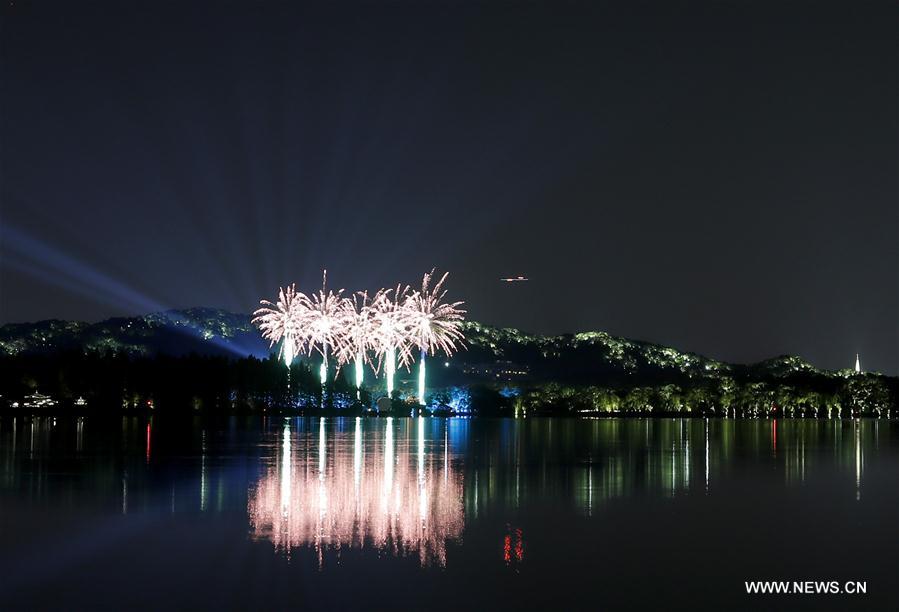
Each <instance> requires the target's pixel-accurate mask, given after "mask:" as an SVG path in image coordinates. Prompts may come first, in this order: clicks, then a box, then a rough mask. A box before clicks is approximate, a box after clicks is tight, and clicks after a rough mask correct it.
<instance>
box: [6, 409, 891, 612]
mask: <svg viewBox="0 0 899 612" xmlns="http://www.w3.org/2000/svg"><path fill="white" fill-rule="evenodd" d="M897 478H899V422H897V421H888V420H886V419H879V420H874V419H862V420H832V421H824V420H821V421H816V420H811V419H809V420H800V419H796V420H793V419H778V420H757V421H751V420H747V421H743V420H731V419H727V420H724V419H712V420H704V419H609V420H602V419H599V420H579V419H556V420H552V419H526V420H512V419H471V420H467V419H449V420H446V419H437V418H423V419H410V418H401V419H385V418H361V419H354V418H345V419H334V418H326V419H320V418H308V417H307V418H303V417H297V418H290V419H286V420H285V419H283V418H267V419H266V418H259V417H235V418H223V419H202V418H196V419H194V418H188V419H172V418H170V417H167V416H164V415H156V416H154V417H152V419H149V420H148V419H142V418H137V417H127V418H124V419H118V418H115V419H111V418H108V417H107V418H103V417H98V416H88V417H84V418H81V419H75V418H62V417H59V418H56V419H54V418H52V417H23V416H17V417H15V418H13V417H0V576H2V577H3V578H2V579H0V607H2V608H3V609H34V608H38V607H44V608H56V609H58V608H65V609H121V607H122V601H125V600H128V601H131V600H133V599H134V598H138V597H139V598H141V600H142V601H145V602H147V604H146V607H147V608H148V609H165V608H167V607H171V605H170V604H171V595H170V594H171V593H180V592H183V591H184V590H185V589H187V590H188V591H190V592H196V593H200V594H201V595H198V598H201V599H198V600H197V601H191V602H187V603H184V605H183V606H180V607H184V608H190V609H198V608H201V607H208V606H210V605H212V604H218V605H219V606H220V607H221V608H229V607H238V608H241V607H242V608H244V609H261V608H264V607H271V608H274V609H285V608H287V607H296V604H297V602H298V601H299V602H307V603H309V604H310V607H312V608H315V609H319V608H320V607H327V606H318V605H317V604H319V603H320V602H322V601H326V602H329V605H331V607H332V608H333V609H364V608H365V607H366V605H367V604H369V603H370V602H372V601H383V602H392V601H394V600H393V598H395V596H396V591H395V589H396V584H398V583H399V584H402V585H403V596H404V597H406V596H408V597H410V600H409V601H410V603H409V606H407V607H410V608H415V609H420V608H426V607H427V608H431V607H434V608H438V609H446V610H454V611H455V610H459V609H488V608H489V609H497V610H498V609H510V610H512V609H514V610H519V609H528V608H533V607H537V608H541V609H578V608H582V609H583V608H586V609H597V608H603V609H624V608H628V607H630V606H629V605H627V604H630V603H631V602H633V601H640V602H642V603H643V607H645V608H651V609H659V608H664V607H665V606H666V605H668V603H670V601H675V600H677V598H678V597H682V596H683V593H684V589H685V588H687V589H692V590H697V589H698V590H701V591H702V593H703V596H709V597H713V598H717V599H715V602H716V604H717V605H710V606H708V609H716V610H719V609H735V608H740V607H741V605H742V606H743V607H745V604H747V602H745V601H743V600H742V599H740V597H741V596H742V593H741V591H740V588H739V586H740V585H741V584H742V581H743V580H746V579H747V578H755V577H770V578H777V579H780V578H782V579H789V580H793V579H797V578H803V577H806V576H809V571H810V570H809V564H813V566H814V567H818V568H824V570H826V571H824V570H822V573H826V574H827V576H832V577H834V578H837V579H868V580H870V581H871V582H870V584H871V585H872V586H871V591H873V592H874V595H872V596H871V597H872V598H877V597H881V599H883V598H884V597H886V596H887V595H889V594H891V593H893V592H894V591H891V590H890V589H889V588H887V587H884V586H883V585H885V584H892V582H891V581H892V574H891V572H892V573H894V569H895V559H896V558H897V556H899V538H897V537H896V535H897V531H896V528H895V520H894V519H895V516H896V514H897V512H899V491H897V489H896V487H895V483H896V481H897ZM785 542H789V544H788V546H789V552H790V554H781V552H780V551H782V550H785V549H784V546H786V544H785ZM48 551H49V554H48ZM772 551H774V552H772ZM98 575H102V576H103V577H104V580H103V584H104V585H105V586H104V587H103V588H102V589H97V588H96V587H95V585H96V577H97V576H98ZM647 576H651V580H648V579H647ZM182 577H184V578H183V580H182ZM709 577H713V578H714V579H710V578H709ZM811 577H812V578H817V577H819V576H817V575H816V576H811ZM650 582H651V584H650ZM47 585H52V586H53V588H47ZM109 585H113V586H112V587H110V586H109ZM231 585H233V587H232V586H231ZM533 585H541V586H540V587H539V588H537V589H536V590H535V589H534V588H531V587H533ZM544 585H547V586H544ZM877 585H879V586H877ZM650 586H651V588H649V587H650ZM53 593H66V594H67V595H66V596H67V597H71V598H72V599H71V600H70V601H67V602H60V601H58V600H55V599H53V597H54V596H53ZM117 597H124V598H125V599H117ZM473 597H475V598H476V599H472V598H473ZM535 597H537V598H538V599H537V600H535V599H534V598H535ZM540 597H542V599H539V598H540ZM35 602H38V603H35ZM835 602H836V603H842V600H840V601H837V600H835ZM748 603H757V602H748ZM865 603H867V601H866V602H865ZM191 604H193V605H191ZM600 604H602V605H600ZM174 607H179V606H174ZM636 607H639V606H636ZM874 607H875V606H871V608H872V609H873V608H874ZM883 608H884V609H897V608H896V606H892V607H889V606H883Z"/></svg>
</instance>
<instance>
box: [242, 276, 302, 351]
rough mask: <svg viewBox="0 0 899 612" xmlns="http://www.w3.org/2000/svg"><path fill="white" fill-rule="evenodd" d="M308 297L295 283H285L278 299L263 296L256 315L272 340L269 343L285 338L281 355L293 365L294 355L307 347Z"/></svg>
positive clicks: (270, 344) (262, 328) (264, 331)
mask: <svg viewBox="0 0 899 612" xmlns="http://www.w3.org/2000/svg"><path fill="white" fill-rule="evenodd" d="M307 299H308V298H307V297H306V296H305V295H303V294H302V293H300V292H298V291H297V290H296V286H295V285H290V286H288V287H281V289H280V290H279V292H278V301H277V302H270V301H268V300H261V301H260V302H259V303H260V304H261V305H262V308H259V309H258V310H256V311H255V312H254V313H253V315H254V317H253V324H254V325H256V326H257V327H258V328H259V330H260V331H261V332H262V337H263V338H265V339H266V340H268V341H269V346H274V345H275V344H277V343H278V342H281V348H280V349H279V353H278V356H279V357H283V359H284V363H285V364H286V365H288V366H289V365H290V364H291V362H292V361H293V358H294V356H296V355H297V353H300V352H301V351H302V350H303V344H304V342H305V332H304V330H303V327H302V321H303V316H302V310H303V308H304V302H305V301H306V300H307Z"/></svg>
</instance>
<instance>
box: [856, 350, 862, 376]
mask: <svg viewBox="0 0 899 612" xmlns="http://www.w3.org/2000/svg"><path fill="white" fill-rule="evenodd" d="M855 373H856V374H861V373H862V364H861V362H860V361H859V360H858V353H856V354H855Z"/></svg>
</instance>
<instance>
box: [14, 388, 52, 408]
mask: <svg viewBox="0 0 899 612" xmlns="http://www.w3.org/2000/svg"><path fill="white" fill-rule="evenodd" d="M22 405H23V406H24V407H25V408H52V407H53V406H55V405H56V400H55V399H53V398H52V397H50V396H49V395H43V394H41V393H38V392H37V391H35V392H34V393H33V394H31V395H26V396H25V398H24V399H23V401H22Z"/></svg>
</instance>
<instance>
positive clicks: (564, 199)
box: [0, 0, 899, 374]
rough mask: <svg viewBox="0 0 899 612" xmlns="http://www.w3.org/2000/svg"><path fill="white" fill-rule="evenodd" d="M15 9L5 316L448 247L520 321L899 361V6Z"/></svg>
mask: <svg viewBox="0 0 899 612" xmlns="http://www.w3.org/2000/svg"><path fill="white" fill-rule="evenodd" d="M3 4H4V8H3V9H2V11H0V19H2V21H0V39H2V42H0V44H2V57H0V61H2V68H0V70H2V73H0V74H2V89H0V105H2V106H0V146H2V150H0V163H2V165H0V179H2V183H0V197H2V200H0V206H2V208H0V228H2V229H0V247H2V250H0V322H2V323H6V322H18V321H29V320H38V319H44V318H66V319H83V320H89V321H92V320H99V319H102V318H105V317H109V316H114V315H124V314H138V313H145V312H149V311H152V310H160V309H165V308H183V307H190V306H215V307H221V308H225V309H228V310H232V311H236V312H249V311H251V310H252V309H253V308H254V307H255V305H256V303H257V302H258V299H259V298H260V297H269V296H272V295H273V294H274V293H275V292H276V290H277V287H278V285H279V284H284V283H288V282H291V281H296V282H297V283H298V284H299V285H300V288H301V289H314V288H315V287H316V286H317V285H318V284H319V283H320V275H321V269H322V268H324V267H327V269H328V275H329V279H330V280H331V281H332V284H333V285H335V287H346V288H347V289H362V288H377V287H380V286H383V285H395V284H396V282H398V281H403V282H409V283H414V282H416V281H417V280H418V279H420V277H421V274H422V273H423V272H424V271H426V270H428V269H430V268H431V267H432V266H437V267H438V268H440V269H443V270H449V271H450V280H449V288H450V290H451V297H453V298H456V299H464V300H465V301H466V302H467V304H468V307H469V310H470V316H471V317H473V318H476V319H478V320H482V321H484V322H487V323H491V324H496V325H501V326H516V327H521V328H523V329H525V330H528V331H533V332H540V333H562V332H571V331H583V330H604V331H608V332H610V333H613V334H618V335H623V336H627V337H631V338H637V339H643V340H649V341H653V342H659V343H663V344H667V345H671V346H675V347H678V348H681V349H686V350H692V351H696V352H700V353H703V354H706V355H709V356H712V357H716V358H720V359H725V360H730V361H737V362H748V361H755V360H759V359H763V358H767V357H771V356H775V355H778V354H784V353H792V354H799V355H801V356H802V357H804V358H806V359H808V360H810V361H812V362H813V363H815V364H816V365H819V366H822V367H828V368H838V367H851V366H852V365H853V364H854V360H855V354H856V352H858V353H860V354H861V359H862V365H863V367H864V368H865V369H876V370H881V371H884V372H887V373H890V374H896V372H897V370H899V246H897V245H899V181H897V166H899V153H897V110H896V109H897V108H899V85H897V83H899V80H897V74H899V54H897V42H899V40H897V39H899V37H897V28H896V17H897V14H896V4H895V2H892V1H889V2H855V1H848V0H847V1H845V2H839V3H832V2H821V1H809V2H792V1H789V0H776V1H772V2H764V1H761V0H752V1H745V2H740V1H709V2H670V1H660V2H634V1H622V2H577V3H574V2H571V3H566V2H562V1H560V0H553V1H550V2H492V3H469V2H427V1H421V0H418V1H414V2H365V3H348V2H335V3H327V5H328V6H330V7H331V8H322V7H321V6H319V7H318V8H310V7H309V6H299V5H294V3H290V4H287V3H284V4H281V3H274V2H264V1H255V2H249V1H248V2H210V3H208V4H204V3H201V2H166V1H162V2H160V1H157V2H151V3H135V2H127V3H122V4H126V5H128V7H127V8H123V7H116V6H115V5H114V4H109V5H105V4H101V3H97V2H90V1H87V2H64V3H63V2H56V3H51V2H39V1H33V2H26V1H22V0H14V1H13V2H9V0H3ZM320 4H321V5H325V4H326V3H324V2H322V3H320ZM519 274H522V275H525V276H528V277H529V278H530V279H531V280H530V281H529V282H527V283H517V284H509V283H501V282H499V280H498V279H499V278H500V277H503V276H516V275H519Z"/></svg>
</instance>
